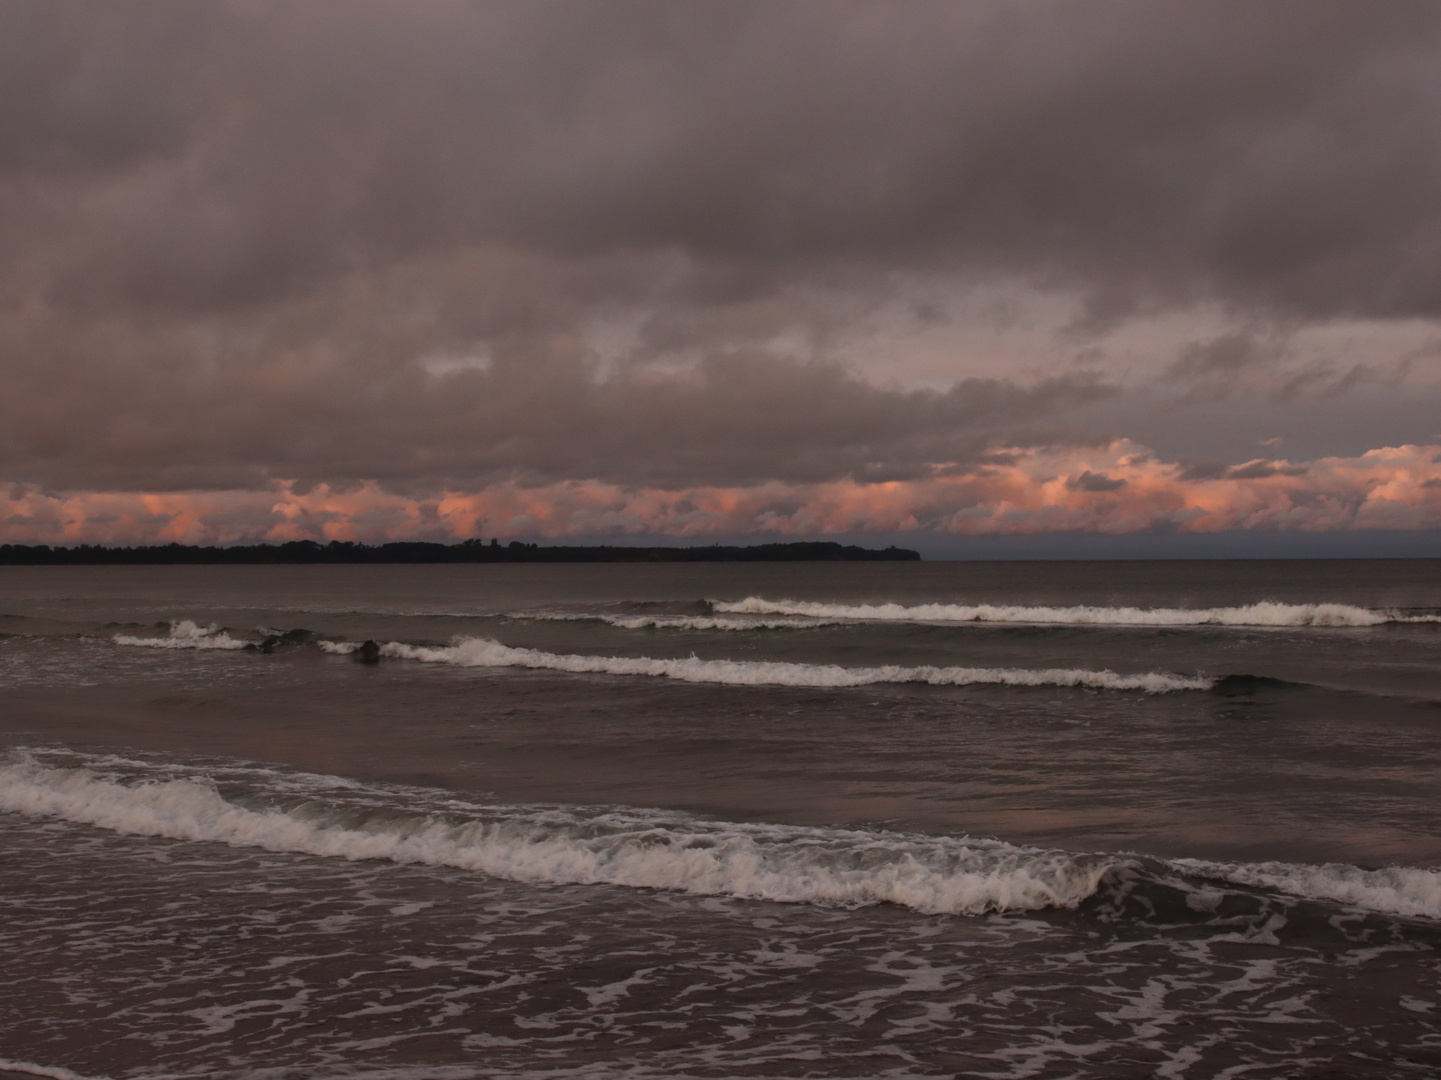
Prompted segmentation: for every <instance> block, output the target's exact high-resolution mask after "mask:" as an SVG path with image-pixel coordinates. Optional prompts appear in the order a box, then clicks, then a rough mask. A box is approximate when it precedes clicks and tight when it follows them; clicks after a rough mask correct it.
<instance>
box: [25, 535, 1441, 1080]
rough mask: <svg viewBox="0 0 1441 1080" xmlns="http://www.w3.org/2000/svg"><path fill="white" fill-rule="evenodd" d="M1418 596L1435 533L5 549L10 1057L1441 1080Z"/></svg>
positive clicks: (1429, 699)
mask: <svg viewBox="0 0 1441 1080" xmlns="http://www.w3.org/2000/svg"><path fill="white" fill-rule="evenodd" d="M1438 612H1441V563H1437V562H1428V561H1388V562H1369V563H1368V562H1331V563H1307V562H1288V563H1269V564H1268V563H1240V562H1238V563H1164V564H1146V563H1139V564H1136V563H1109V564H1038V563H1030V564H871V565H867V564H801V565H774V564H772V565H765V564H761V565H725V564H721V565H715V566H685V565H665V566H495V567H488V566H455V567H390V566H378V567H167V568H125V567H116V568H109V567H107V568H57V569H50V568H4V569H3V570H0V632H3V633H4V634H6V635H7V636H5V637H0V724H3V728H4V733H3V738H4V741H5V743H6V745H7V746H8V747H9V748H10V749H9V751H8V756H7V757H5V758H4V760H3V761H0V836H3V840H0V843H3V845H4V848H3V850H4V851H5V859H4V861H3V862H0V882H3V885H4V888H3V890H0V903H3V904H4V905H5V907H6V917H5V920H4V922H3V931H0V933H3V936H4V938H5V942H4V947H5V950H6V955H7V956H8V957H10V958H11V962H10V968H11V970H12V972H13V974H12V977H11V979H10V980H9V982H8V985H7V987H6V988H5V989H3V990H0V998H3V1000H4V1006H3V1007H4V1011H5V1013H6V1015H7V1017H9V1018H11V1019H8V1020H7V1022H6V1024H5V1026H4V1029H3V1031H0V1059H3V1060H0V1069H3V1068H9V1069H12V1070H14V1069H19V1070H22V1071H24V1070H29V1071H30V1072H31V1074H36V1071H37V1070H38V1071H39V1074H42V1075H61V1073H60V1072H57V1071H56V1070H61V1071H62V1072H63V1071H64V1070H70V1071H71V1072H73V1073H75V1074H77V1075H82V1076H111V1077H116V1078H119V1077H141V1076H147V1077H149V1076H162V1075H186V1076H190V1075H195V1076H210V1075H237V1076H241V1075H244V1076H260V1075H286V1076H291V1075H294V1076H314V1075H358V1074H366V1075H369V1074H380V1075H394V1076H415V1077H420V1076H435V1077H440V1076H453V1077H469V1076H523V1075H542V1074H543V1075H587V1076H591V1075H596V1076H611V1075H614V1076H621V1075H625V1076H652V1075H654V1076H742V1075H748V1076H792V1075H800V1074H805V1075H813V1076H879V1075H897V1076H901V1075H904V1076H912V1075H914V1076H927V1075H955V1074H961V1075H976V1076H981V1075H988V1076H989V1075H994V1076H1044V1077H1050V1076H1058V1077H1059V1076H1085V1077H1089V1076H1096V1077H1103V1076H1106V1077H1109V1076H1153V1075H1154V1076H1188V1077H1210V1076H1223V1075H1225V1076H1240V1075H1244V1076H1285V1077H1291V1076H1311V1075H1314V1076H1322V1075H1346V1076H1396V1075H1418V1076H1425V1075H1434V1074H1435V1073H1436V1072H1437V1071H1438V1067H1441V1036H1438V1035H1437V1034H1436V1015H1437V1009H1438V1005H1437V1002H1438V985H1437V984H1438V980H1441V966H1438V959H1441V958H1438V955H1437V953H1436V951H1435V943H1436V941H1437V937H1436V933H1435V931H1436V929H1437V927H1438V926H1441V923H1438V921H1437V920H1441V873H1436V872H1433V871H1432V869H1431V868H1432V867H1433V866H1435V865H1436V864H1437V863H1438V862H1441V822H1438V820H1437V818H1436V815H1435V806H1436V797H1437V795H1438V790H1441V784H1438V780H1441V739H1438V737H1437V724H1438V721H1441V663H1438V660H1441V623H1438V622H1437V621H1436V620H1437V615H1438ZM297 630H303V631H305V633H294V634H291V635H290V636H289V639H279V637H278V635H279V634H281V633H283V632H287V631H297ZM267 638H269V639H270V641H269V645H268V646H266V647H265V648H264V649H262V648H257V647H255V646H262V645H265V643H266V640H267ZM367 639H372V640H375V641H377V642H380V643H381V644H382V646H383V648H382V650H381V652H382V654H383V655H382V657H381V660H380V662H379V663H377V664H374V665H370V664H363V663H359V662H357V660H356V658H355V656H356V654H354V653H352V652H351V651H350V650H352V649H353V648H354V647H355V646H356V645H358V644H359V643H360V642H362V641H364V640H367ZM247 645H249V646H251V647H250V648H247V647H246V646H247ZM266 1070H271V1071H269V1072H267V1071H266ZM274 1070H281V1071H280V1072H279V1073H277V1072H275V1071H274Z"/></svg>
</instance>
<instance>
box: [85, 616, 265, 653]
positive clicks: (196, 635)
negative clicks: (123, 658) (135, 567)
mask: <svg viewBox="0 0 1441 1080" xmlns="http://www.w3.org/2000/svg"><path fill="white" fill-rule="evenodd" d="M111 640H112V641H114V642H115V644H117V645H140V646H142V647H144V648H149V649H244V648H248V647H252V646H253V644H254V643H253V642H249V641H242V640H240V639H238V638H233V637H231V636H230V635H229V634H228V633H226V632H225V631H224V630H221V629H220V628H219V627H216V626H200V625H199V624H197V623H195V622H192V621H191V620H190V619H177V620H176V621H175V622H173V623H171V624H170V633H169V634H168V635H166V636H165V637H136V636H134V635H132V634H116V635H115V636H114V638H112V639H111Z"/></svg>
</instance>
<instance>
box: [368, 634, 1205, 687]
mask: <svg viewBox="0 0 1441 1080" xmlns="http://www.w3.org/2000/svg"><path fill="white" fill-rule="evenodd" d="M380 651H381V653H382V654H383V655H385V656H394V657H400V658H403V659H407V660H421V661H425V662H427V663H434V664H455V665H458V666H461V667H521V668H541V669H545V670H549V671H570V672H576V673H594V674H607V675H648V676H653V677H662V678H668V679H677V680H680V681H682V682H696V683H714V684H718V685H724V686H813V687H837V688H839V687H850V686H872V685H875V684H877V683H929V684H931V685H933V686H970V685H1002V686H1076V687H1088V688H1091V689H1101V690H1141V691H1143V692H1145V693H1148V694H1161V693H1168V692H1171V691H1175V690H1209V689H1210V688H1211V687H1212V686H1213V685H1214V684H1215V680H1214V679H1211V678H1207V677H1205V676H1190V675H1173V674H1168V673H1164V672H1145V673H1142V674H1137V675H1122V674H1117V673H1116V672H1114V671H1089V670H1086V669H1083V668H1044V669H1036V670H1033V669H1028V668H969V667H931V666H923V667H901V666H899V665H896V664H885V665H881V666H877V667H854V668H848V667H841V666H839V665H837V664H798V663H791V662H786V661H764V660H701V659H698V658H696V657H694V656H692V657H685V658H654V657H649V656H580V655H576V654H574V653H550V652H543V651H541V650H539V649H520V648H513V647H511V646H509V645H502V644H501V643H500V642H498V641H495V640H493V639H491V638H462V639H460V640H458V641H456V642H455V643H454V644H453V645H448V646H434V647H430V646H423V645H406V644H404V643H401V642H394V641H393V642H390V643H388V644H386V645H383V646H381V650H380Z"/></svg>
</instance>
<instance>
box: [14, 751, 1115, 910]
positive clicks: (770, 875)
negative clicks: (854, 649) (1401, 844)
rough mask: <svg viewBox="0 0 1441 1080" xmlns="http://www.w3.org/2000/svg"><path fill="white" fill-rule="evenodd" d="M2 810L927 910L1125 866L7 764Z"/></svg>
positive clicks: (278, 845)
mask: <svg viewBox="0 0 1441 1080" xmlns="http://www.w3.org/2000/svg"><path fill="white" fill-rule="evenodd" d="M0 809H5V810H10V811H15V812H19V813H22V814H27V815H34V816H53V817H59V818H63V819H65V820H67V821H74V822H81V823H84V824H88V825H95V826H99V827H101V828H105V829H110V830H113V831H115V832H120V833H128V834H132V835H140V836H161V837H169V838H171V839H175V840H189V841H213V842H219V843H225V844H231V845H236V846H242V847H255V848H263V849H265V850H268V851H284V852H295V853H300V854H306V855H319V856H333V857H339V858H345V859H386V860H391V861H394V862H399V863H422V864H429V865H438V866H452V867H457V868H460V869H464V870H474V871H479V872H482V873H485V874H489V875H492V876H495V877H501V878H507V879H511V880H517V881H531V882H548V883H555V884H607V885H621V886H630V887H634V888H648V889H668V890H674V891H679V892H686V893H692V894H696V895H704V896H734V897H740V898H746V899H759V900H773V901H782V902H791V903H813V904H822V905H831V906H842V907H855V906H861V905H866V904H873V903H881V902H890V903H896V904H902V905H904V906H906V907H910V908H914V909H915V910H917V911H922V912H928V913H946V914H957V915H975V914H981V913H984V912H988V911H1012V910H1022V911H1026V910H1039V909H1041V908H1048V907H1075V906H1076V905H1077V904H1079V903H1080V902H1081V901H1082V900H1084V899H1085V898H1086V897H1088V896H1091V895H1092V894H1093V893H1094V892H1095V891H1096V889H1097V887H1098V885H1099V883H1100V881H1101V879H1102V877H1103V876H1104V875H1105V873H1106V872H1107V870H1108V869H1110V868H1111V867H1112V866H1114V865H1117V864H1118V863H1119V862H1124V861H1125V860H1117V859H1115V858H1111V857H1107V856H1100V855H1095V856H1091V855H1074V854H1071V853H1067V852H1063V851H1046V850H1041V849H1036V848H1024V847H1016V846H1013V845H1009V844H1004V843H1000V842H998V841H988V840H975V839H970V838H965V837H951V838H947V837H927V836H917V835H907V834H900V833H885V832H862V831H855V830H845V829H809V828H801V827H796V826H781V825H759V824H734V823H729V822H707V821H701V820H696V819H691V818H687V817H684V816H680V815H665V814H662V813H659V812H657V813H654V814H649V815H647V814H646V813H644V812H635V813H624V814H623V813H610V814H596V815H592V816H589V817H586V816H583V815H581V814H577V813H571V812H567V811H561V810H540V809H535V808H525V807H491V808H488V811H489V812H488V814H487V815H486V816H484V817H481V816H470V817H468V816H466V815H459V814H445V815H439V814H426V813H402V812H397V811H396V810H395V809H394V808H385V809H381V810H378V811H377V810H375V809H373V808H372V809H370V810H368V811H357V810H356V808H354V807H351V808H346V807H344V806H342V805H333V804H329V803H326V802H322V801H319V800H309V801H303V802H299V803H297V804H295V805H292V806H291V807H290V808H288V809H283V808H281V807H279V806H274V805H270V806H266V805H259V806H247V805H241V804H240V803H238V802H234V801H230V800H227V799H226V798H224V797H222V795H221V794H220V792H219V790H218V789H217V788H216V787H215V786H214V784H213V783H210V782H207V781H206V780H205V779H204V778H201V777H197V778H185V779H157V780H148V781H142V782H138V783H137V782H136V781H135V780H134V779H132V780H130V781H129V782H125V781H122V780H120V779H119V778H118V777H116V776H115V775H106V774H105V773H103V772H97V771H92V770H90V769H86V768H54V767H50V766H47V765H45V764H42V763H41V762H39V761H37V760H34V759H33V758H28V757H25V756H23V755H22V756H19V757H12V758H11V760H10V761H9V762H8V763H6V764H3V765H0Z"/></svg>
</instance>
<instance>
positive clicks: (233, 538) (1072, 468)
mask: <svg viewBox="0 0 1441 1080" xmlns="http://www.w3.org/2000/svg"><path fill="white" fill-rule="evenodd" d="M1438 461H1441V446H1434V445H1432V446H1397V447H1384V448H1382V449H1377V450H1370V451H1367V452H1366V453H1364V454H1362V455H1360V456H1359V457H1326V458H1318V459H1316V460H1314V461H1309V462H1299V463H1297V462H1290V461H1285V460H1271V459H1257V460H1255V461H1251V462H1247V463H1246V464H1244V465H1241V466H1237V467H1233V468H1230V469H1223V468H1221V467H1220V466H1216V467H1214V468H1212V469H1210V470H1209V471H1206V470H1196V469H1194V468H1193V469H1191V470H1190V471H1189V473H1188V471H1187V470H1185V469H1183V468H1182V467H1181V466H1179V465H1178V464H1176V463H1174V462H1163V461H1160V460H1158V459H1157V458H1156V457H1155V455H1154V454H1152V453H1151V452H1150V451H1149V450H1148V449H1146V448H1145V447H1143V446H1139V445H1137V444H1135V443H1133V442H1130V441H1129V440H1125V439H1121V440H1117V441H1116V442H1113V443H1111V444H1110V445H1108V446H1104V447H1100V448H1090V449H1084V448H1083V449H1077V448H1073V447H1072V448H1061V449H1042V450H1014V451H1006V452H1003V453H997V454H995V455H993V456H992V458H991V460H990V462H989V463H987V464H985V465H983V466H979V467H969V468H964V469H963V468H953V467H951V468H948V467H943V466H938V467H936V468H935V469H934V470H933V471H932V473H931V475H929V476H927V477H924V478H921V479H915V480H906V481H892V482H888V483H872V484H867V483H858V482H856V481H853V480H843V481H836V482H832V483H826V484H808V485H797V484H788V483H782V482H779V481H776V482H771V483H766V484H760V485H755V486H751V487H743V488H740V487H738V488H726V487H696V488H688V489H684V490H673V491H672V490H659V489H625V488H621V487H617V486H615V485H611V484H605V483H600V482H597V481H584V480H582V481H567V482H563V483H556V484H550V485H547V486H544V487H522V486H519V485H517V484H513V483H512V484H501V485H494V486H491V487H487V488H485V489H483V490H480V491H474V492H450V493H447V494H445V495H444V496H441V497H438V498H434V499H415V498H409V497H406V496H403V495H398V494H394V493H391V492H388V491H385V490H384V489H382V488H381V487H379V486H378V485H375V484H366V485H363V486H361V487H359V488H356V489H353V490H335V489H332V488H329V487H326V486H324V485H321V486H318V487H314V488H310V489H308V490H306V491H305V492H304V493H303V494H297V493H296V492H295V491H293V490H292V487H291V485H290V484H287V483H284V482H277V483H276V484H275V485H274V486H273V487H272V488H271V489H270V490H266V491H193V492H164V493H160V492H63V493H55V492H44V491H38V490H35V489H32V488H27V487H24V486H23V485H15V486H14V487H12V489H11V491H10V495H9V499H8V501H3V500H0V541H4V542H8V543H29V544H37V543H48V544H74V543H101V544H118V543H169V542H171V541H176V542H179V543H186V544H226V543H236V542H258V541H271V542H274V541H283V540H297V539H314V540H363V541H370V542H376V541H382V540H400V539H430V540H456V539H465V538H468V537H472V536H485V537H490V536H497V537H501V538H503V539H504V538H511V537H518V536H525V537H545V538H550V539H560V538H563V537H568V536H618V537H624V536H643V535H647V534H653V535H662V536H672V537H678V538H694V539H697V540H700V539H706V538H710V537H720V536H740V535H750V534H756V533H761V534H765V533H770V534H774V535H776V536H779V537H789V536H826V535H842V534H847V533H867V532H877V533H882V532H906V531H913V530H931V531H935V532H940V533H955V534H966V535H983V534H991V535H996V534H1026V533H1039V532H1049V531H1080V532H1097V533H1116V534H1119V533H1133V532H1143V531H1148V530H1156V529H1166V530H1174V531H1182V532H1219V531H1223V530H1228V529H1275V530H1281V529H1295V530H1306V531H1332V530H1343V529H1427V528H1438V527H1441V464H1438ZM1198 472H1202V473H1203V474H1204V475H1201V476H1196V475H1195V474H1196V473H1198Z"/></svg>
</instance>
